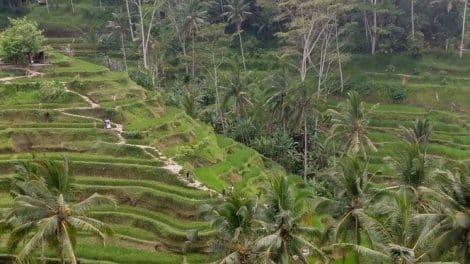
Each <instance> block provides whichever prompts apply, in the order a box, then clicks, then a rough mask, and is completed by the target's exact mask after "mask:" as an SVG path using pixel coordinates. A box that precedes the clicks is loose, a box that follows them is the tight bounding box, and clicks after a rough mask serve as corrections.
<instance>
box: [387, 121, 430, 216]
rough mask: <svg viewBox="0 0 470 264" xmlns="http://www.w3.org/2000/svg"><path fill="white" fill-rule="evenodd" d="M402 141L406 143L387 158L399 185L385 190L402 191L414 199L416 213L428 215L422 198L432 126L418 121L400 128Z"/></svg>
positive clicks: (426, 206)
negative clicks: (407, 126)
mask: <svg viewBox="0 0 470 264" xmlns="http://www.w3.org/2000/svg"><path fill="white" fill-rule="evenodd" d="M401 130H402V135H401V137H402V139H403V141H404V142H405V143H406V145H405V146H403V148H401V149H400V150H399V151H398V152H397V153H396V154H395V155H394V157H392V158H390V157H387V158H386V159H385V160H386V161H388V162H387V163H389V164H390V165H391V166H392V168H393V169H394V170H395V172H396V173H397V174H398V175H399V176H400V184H399V185H398V186H392V187H389V188H387V189H388V190H392V189H404V190H406V191H409V192H410V193H411V194H412V197H413V198H414V201H413V203H414V205H415V207H416V209H417V211H418V212H420V213H425V212H426V213H429V212H431V211H433V209H432V208H430V203H429V202H428V201H426V199H425V197H424V196H423V191H426V190H427V186H428V185H429V183H428V181H429V179H428V178H429V177H428V170H427V162H426V149H427V144H428V142H429V138H430V136H431V132H432V126H431V125H430V124H429V122H428V120H427V119H418V120H416V121H415V122H414V124H413V127H412V128H405V127H403V126H401Z"/></svg>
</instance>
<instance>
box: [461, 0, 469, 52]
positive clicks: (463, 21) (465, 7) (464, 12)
mask: <svg viewBox="0 0 470 264" xmlns="http://www.w3.org/2000/svg"><path fill="white" fill-rule="evenodd" d="M467 5H468V0H465V5H464V9H463V20H462V37H461V39H460V54H459V56H460V58H462V56H463V48H464V46H463V45H464V41H465V24H466V23H465V22H466V19H467Z"/></svg>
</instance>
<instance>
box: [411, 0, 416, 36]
mask: <svg viewBox="0 0 470 264" xmlns="http://www.w3.org/2000/svg"><path fill="white" fill-rule="evenodd" d="M411 39H412V40H415V1H414V0H411Z"/></svg>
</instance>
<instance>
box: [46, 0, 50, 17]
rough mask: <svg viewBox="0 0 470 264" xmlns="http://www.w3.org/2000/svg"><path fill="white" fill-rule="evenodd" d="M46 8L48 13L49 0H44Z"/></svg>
mask: <svg viewBox="0 0 470 264" xmlns="http://www.w3.org/2000/svg"><path fill="white" fill-rule="evenodd" d="M46 9H47V13H48V14H49V0H46Z"/></svg>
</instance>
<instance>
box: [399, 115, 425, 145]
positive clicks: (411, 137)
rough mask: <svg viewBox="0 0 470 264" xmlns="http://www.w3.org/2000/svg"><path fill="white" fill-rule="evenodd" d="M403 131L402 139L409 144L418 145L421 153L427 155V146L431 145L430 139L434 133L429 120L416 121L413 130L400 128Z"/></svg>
mask: <svg viewBox="0 0 470 264" xmlns="http://www.w3.org/2000/svg"><path fill="white" fill-rule="evenodd" d="M400 128H401V130H402V139H403V140H404V141H405V142H408V143H409V144H418V145H419V147H420V149H421V151H422V152H423V153H426V149H427V145H428V143H429V138H430V137H431V133H432V125H431V124H430V123H429V120H428V119H426V118H424V119H416V120H415V121H414V122H413V127H412V128H406V127H403V126H400Z"/></svg>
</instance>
